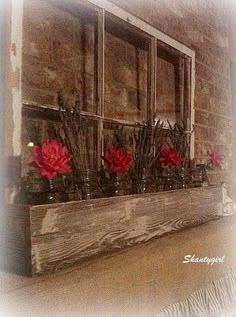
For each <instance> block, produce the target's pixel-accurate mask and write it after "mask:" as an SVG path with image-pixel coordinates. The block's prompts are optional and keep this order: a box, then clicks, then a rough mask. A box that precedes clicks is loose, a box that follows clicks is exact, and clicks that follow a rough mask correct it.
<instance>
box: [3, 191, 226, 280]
mask: <svg viewBox="0 0 236 317" xmlns="http://www.w3.org/2000/svg"><path fill="white" fill-rule="evenodd" d="M221 208H222V188H221V186H212V187H207V188H194V189H186V190H178V191H171V192H161V193H152V194H142V195H131V196H122V197H112V198H103V199H95V200H90V201H76V202H68V203H61V204H52V205H41V206H17V205H12V206H9V208H8V214H7V218H6V222H5V224H4V229H5V243H6V248H5V255H4V263H5V266H6V267H7V269H8V270H10V271H14V272H18V273H20V274H25V275H29V276H34V275H38V274H45V273H49V272H54V271H57V270H59V269H62V268H65V267H68V266H71V265H73V264H75V263H78V262H80V261H82V260H84V259H88V258H91V257H93V256H97V255H99V254H102V253H107V252H111V251H114V250H116V249H122V248H126V247H129V246H132V245H135V244H138V243H141V242H145V241H148V240H150V239H152V238H155V237H159V236H161V235H163V234H165V233H168V232H172V231H177V230H181V229H183V228H187V227H191V226H196V225H199V224H201V223H204V222H207V221H209V220H212V219H215V218H217V217H218V214H219V213H220V210H221Z"/></svg>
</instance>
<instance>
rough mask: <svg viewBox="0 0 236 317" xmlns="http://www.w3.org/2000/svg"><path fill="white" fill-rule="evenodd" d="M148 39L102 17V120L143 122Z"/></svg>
mask: <svg viewBox="0 0 236 317" xmlns="http://www.w3.org/2000/svg"><path fill="white" fill-rule="evenodd" d="M149 48H150V39H148V38H146V37H145V36H144V35H143V34H142V33H141V32H139V33H136V32H135V31H133V30H132V31H131V30H130V28H128V26H125V25H124V24H120V23H119V22H118V21H117V20H115V19H113V18H111V17H110V16H107V17H106V23H105V96H104V99H105V117H108V118H115V119H120V120H127V121H131V122H144V121H145V120H146V114H147V107H148V60H149Z"/></svg>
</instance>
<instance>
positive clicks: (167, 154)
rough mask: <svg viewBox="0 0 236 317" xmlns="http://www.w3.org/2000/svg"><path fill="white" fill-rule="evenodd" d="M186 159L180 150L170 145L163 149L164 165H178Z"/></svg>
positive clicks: (161, 159) (162, 160) (162, 158)
mask: <svg viewBox="0 0 236 317" xmlns="http://www.w3.org/2000/svg"><path fill="white" fill-rule="evenodd" d="M183 161H184V158H183V157H182V155H181V154H180V153H179V151H178V150H176V149H174V148H170V147H165V148H163V149H162V151H161V157H160V162H161V163H162V164H163V165H164V166H169V167H171V166H178V165H181V164H182V163H183Z"/></svg>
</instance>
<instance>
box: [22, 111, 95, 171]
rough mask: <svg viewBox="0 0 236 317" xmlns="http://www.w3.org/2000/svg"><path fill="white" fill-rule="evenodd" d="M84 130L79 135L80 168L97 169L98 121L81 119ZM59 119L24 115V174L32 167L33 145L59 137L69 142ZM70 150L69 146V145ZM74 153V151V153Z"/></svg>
mask: <svg viewBox="0 0 236 317" xmlns="http://www.w3.org/2000/svg"><path fill="white" fill-rule="evenodd" d="M81 125H82V132H81V135H80V137H79V143H80V147H79V153H80V156H79V157H80V158H81V159H80V169H91V170H96V169H97V122H96V121H94V120H90V119H87V118H82V119H81ZM60 127H61V124H60V123H59V122H58V121H53V120H49V119H41V118H40V119H39V118H35V117H34V118H33V117H31V118H26V117H23V124H22V176H24V175H26V174H27V172H28V171H29V170H30V169H32V167H31V166H29V163H30V162H32V161H33V156H32V146H33V145H42V144H43V143H44V142H45V141H47V140H49V139H57V140H58V141H61V142H62V143H63V144H65V145H66V144H67V143H66V141H65V138H64V134H63V133H61V132H60V133H59V131H60ZM67 148H68V150H69V146H67ZM72 154H73V153H72Z"/></svg>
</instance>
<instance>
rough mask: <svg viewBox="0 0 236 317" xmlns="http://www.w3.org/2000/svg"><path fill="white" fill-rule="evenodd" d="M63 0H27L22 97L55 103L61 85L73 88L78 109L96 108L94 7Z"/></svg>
mask: <svg viewBox="0 0 236 317" xmlns="http://www.w3.org/2000/svg"><path fill="white" fill-rule="evenodd" d="M65 5H66V2H65V4H63V7H62V5H59V4H58V2H57V3H56V4H52V3H50V1H41V0H27V1H25V8H24V20H23V21H24V24H23V28H24V32H23V66H22V67H23V78H22V81H23V82H22V88H23V99H24V100H27V101H31V102H37V103H40V104H48V105H56V96H57V92H58V90H59V89H61V88H62V89H65V90H66V91H67V90H68V92H70V91H73V90H75V89H76V90H79V91H80V96H81V109H82V110H84V111H90V112H93V113H96V107H97V84H96V82H97V79H96V78H97V66H96V65H97V13H96V12H95V11H93V10H92V9H90V8H89V9H87V8H85V7H82V6H80V5H77V4H76V6H74V7H72V6H71V5H67V7H65Z"/></svg>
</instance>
